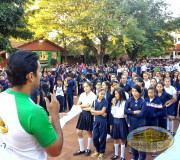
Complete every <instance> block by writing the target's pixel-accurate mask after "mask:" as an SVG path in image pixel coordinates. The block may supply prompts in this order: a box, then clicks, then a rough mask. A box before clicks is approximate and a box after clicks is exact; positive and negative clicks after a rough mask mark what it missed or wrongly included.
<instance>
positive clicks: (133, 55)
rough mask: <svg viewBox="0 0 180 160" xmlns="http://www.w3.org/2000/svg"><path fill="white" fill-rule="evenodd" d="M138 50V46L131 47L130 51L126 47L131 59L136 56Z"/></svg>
mask: <svg viewBox="0 0 180 160" xmlns="http://www.w3.org/2000/svg"><path fill="white" fill-rule="evenodd" d="M138 50H139V48H138V47H137V48H135V49H133V50H132V51H130V50H129V49H126V51H127V54H128V56H129V58H130V60H131V61H134V60H136V57H137V54H138Z"/></svg>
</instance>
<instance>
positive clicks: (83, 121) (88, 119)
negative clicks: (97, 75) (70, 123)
mask: <svg viewBox="0 0 180 160" xmlns="http://www.w3.org/2000/svg"><path fill="white" fill-rule="evenodd" d="M83 87H84V91H85V92H83V93H82V94H81V95H80V97H79V100H78V102H77V105H79V106H80V107H81V108H82V110H83V111H82V112H81V114H80V116H79V119H78V123H77V126H76V128H77V135H78V142H79V146H80V150H78V151H77V152H75V153H74V154H73V155H74V156H77V155H80V154H84V153H85V155H86V156H88V155H90V153H91V142H92V129H93V116H92V115H91V112H90V106H91V105H92V103H93V101H94V100H95V99H96V95H95V94H94V93H93V92H92V91H91V89H92V86H91V82H84V84H83ZM83 131H87V134H88V145H87V149H86V150H84V138H83Z"/></svg>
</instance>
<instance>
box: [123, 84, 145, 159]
mask: <svg viewBox="0 0 180 160" xmlns="http://www.w3.org/2000/svg"><path fill="white" fill-rule="evenodd" d="M145 109H146V102H145V101H144V99H143V98H142V97H141V87H140V86H139V85H137V84H135V85H134V86H132V97H131V98H129V99H128V100H127V101H126V104H125V109H124V113H125V114H126V115H127V116H128V119H129V125H130V127H129V129H130V132H131V131H132V130H134V129H137V128H139V127H143V126H145V125H146V121H145V116H144V112H145ZM132 152H133V160H138V158H139V152H138V151H137V150H135V149H133V148H132ZM145 159H146V153H145V152H140V159H139V160H145Z"/></svg>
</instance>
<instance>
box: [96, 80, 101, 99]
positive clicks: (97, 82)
mask: <svg viewBox="0 0 180 160" xmlns="http://www.w3.org/2000/svg"><path fill="white" fill-rule="evenodd" d="M101 87H102V81H101V80H97V81H96V85H95V88H96V89H95V90H94V94H96V96H97V93H98V90H99V89H100V88H101Z"/></svg>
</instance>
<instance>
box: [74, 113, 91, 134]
mask: <svg viewBox="0 0 180 160" xmlns="http://www.w3.org/2000/svg"><path fill="white" fill-rule="evenodd" d="M93 121H94V119H93V116H92V115H91V113H90V112H89V111H82V112H81V114H80V115H79V119H78V122H77V126H76V128H77V129H79V130H86V131H92V130H93Z"/></svg>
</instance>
